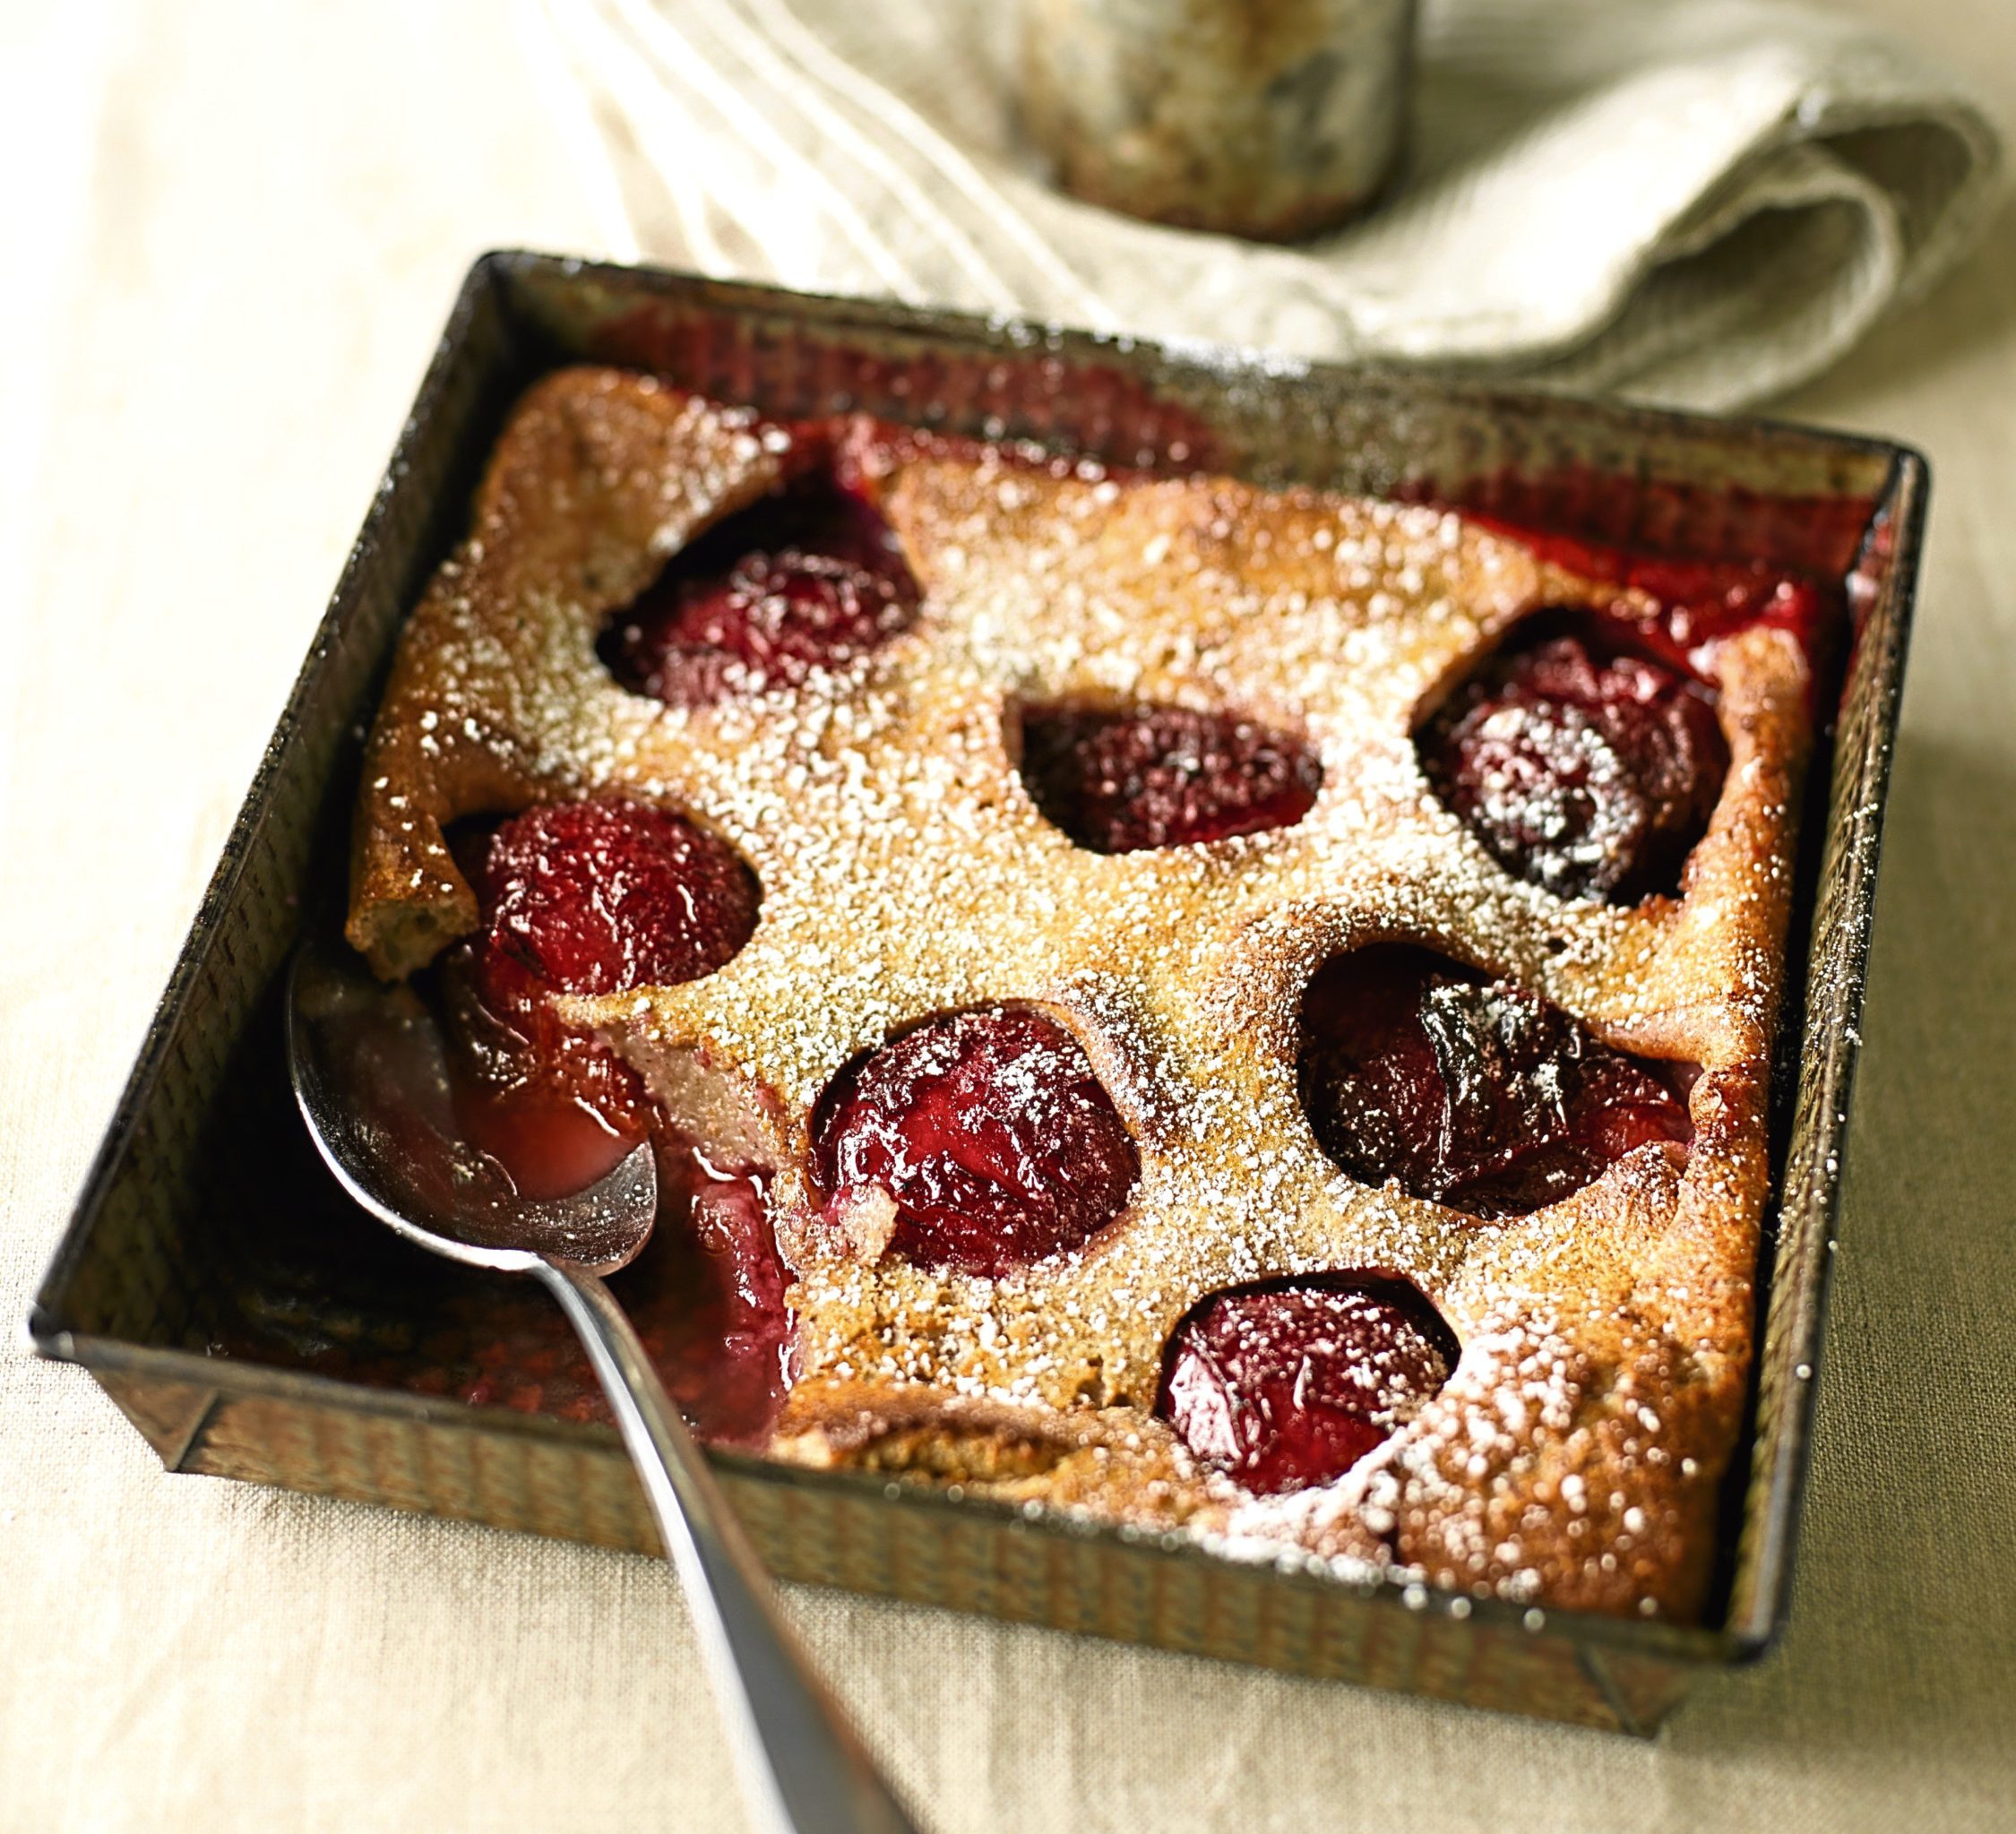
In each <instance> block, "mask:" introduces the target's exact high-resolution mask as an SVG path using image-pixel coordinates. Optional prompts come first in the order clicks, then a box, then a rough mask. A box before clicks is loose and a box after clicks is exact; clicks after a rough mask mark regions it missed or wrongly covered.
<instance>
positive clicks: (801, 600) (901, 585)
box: [599, 470, 922, 707]
mask: <svg viewBox="0 0 2016 1834" xmlns="http://www.w3.org/2000/svg"><path fill="white" fill-rule="evenodd" d="M921 596H922V595H921V593H920V590H919V589H918V582H917V580H916V577H915V576H914V575H913V574H912V573H911V572H910V569H909V564H908V563H907V562H906V561H905V560H904V558H903V555H902V551H901V549H900V547H898V545H897V542H896V538H895V537H894V535H893V534H892V533H891V531H890V530H889V527H888V525H887V524H886V523H885V522H883V520H882V518H881V516H880V515H878V514H877V513H876V512H875V511H874V508H873V507H872V506H871V505H870V504H867V503H866V501H864V500H863V499H862V498H861V497H860V496H859V495H857V494H855V493H854V492H852V491H850V490H848V489H846V488H844V487H843V486H841V485H840V484H839V483H838V482H837V481H835V479H834V478H833V477H832V475H831V474H830V473H829V472H826V471H823V470H813V471H809V472H806V473H805V474H804V475H802V476H801V477H799V478H797V479H795V480H794V481H793V482H791V483H790V484H788V485H787V486H785V487H784V488H782V489H781V490H780V491H778V492H776V493H775V494H773V495H771V496H768V497H765V498H764V499H763V500H762V502H760V503H757V504H754V505H752V506H751V507H750V508H748V509H745V510H744V511H742V512H739V513H738V514H736V515H732V516H729V517H728V518H727V519H726V520H725V521H721V522H720V523H719V524H717V525H716V526H715V527H714V528H712V529H711V530H708V531H707V532H706V533H705V534H704V535H702V537H701V538H699V539H698V540H696V541H694V543H692V544H691V545H690V546H689V547H686V548H685V549H684V550H682V551H681V552H680V553H678V554H676V555H674V556H673V557H672V559H671V561H670V563H669V564H668V565H667V566H666V568H665V571H664V572H663V573H661V574H659V577H658V579H657V580H656V581H653V582H652V584H651V585H650V586H649V587H647V588H646V589H645V590H644V591H643V592H642V594H641V595H639V597H638V598H636V600H635V601H634V602H633V604H631V605H630V606H629V607H627V608H626V609H625V610H624V611H622V612H620V613H618V614H617V616H616V618H615V619H614V621H613V622H612V623H611V624H610V625H609V626H608V628H607V630H606V631H605V632H604V633H603V635H602V639H601V641H600V643H599V652H600V654H601V657H602V659H603V661H604V662H605V663H606V664H607V666H608V667H609V669H610V670H611V672H612V673H613V674H614V675H615V676H616V679H617V680H618V681H619V682H621V683H622V684H623V685H625V687H627V688H629V689H631V690H632V691H633V692H634V693H640V694H648V695H650V697H651V698H653V699H654V700H659V701H663V702H666V703H667V705H668V706H674V707H702V706H707V705H711V703H713V702H717V701H719V700H721V699H723V698H725V697H726V696H728V695H729V694H732V693H736V692H737V691H738V690H747V691H751V692H754V691H759V690H762V689H769V688H788V687H796V686H797V685H799V684H800V683H801V682H803V681H804V680H805V679H806V676H808V675H810V674H811V673H812V671H813V670H814V669H815V668H821V667H838V666H840V665H841V664H843V663H846V662H848V661H849V660H851V659H854V658H856V657H857V656H861V655H864V654H866V652H867V651H869V650H873V649H874V648H875V647H876V646H877V645H878V644H881V643H883V642H885V641H888V639H889V638H891V637H892V636H894V635H895V634H896V633H898V632H900V631H902V630H905V629H907V628H908V627H909V625H910V624H911V623H912V622H914V620H915V619H916V616H917V612H918V602H919V600H920V598H921Z"/></svg>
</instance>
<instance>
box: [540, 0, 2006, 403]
mask: <svg viewBox="0 0 2016 1834" xmlns="http://www.w3.org/2000/svg"><path fill="white" fill-rule="evenodd" d="M526 4H528V6H529V8H530V11H531V12H532V13H533V14H534V19H533V22H532V26H531V30H533V31H534V32H535V33H536V34H538V36H539V38H540V39H542V40H543V47H544V50H545V53H546V56H547V59H548V60H549V61H550V65H551V67H552V70H553V72H554V87H555V91H556V93H555V96H554V100H555V103H556V108H558V109H559V110H560V113H561V117H562V120H563V123H564V127H565V129H566V131H568V132H570V133H572V135H573V138H574V139H575V141H576V143H577V147H578V149H579V151H580V152H581V154H582V158H583V159H584V160H585V162H586V165H587V169H588V174H589V182H590V185H591V186H592V187H593V189H594V190H595V192H596V193H597V194H598V195H599V197H600V198H601V199H602V200H603V202H604V204H605V207H606V210H607V213H608V216H609V219H610V222H611V230H610V233H611V235H612V236H614V237H628V238H629V239H630V240H631V242H632V243H633V245H634V247H635V248H636V249H637V250H638V251H639V252H641V253H642V254H647V255H650V256H652V257H654V258H660V259H665V260H668V261H670V262H672V263H674V264H676V265H678V266H685V267H694V268H698V269H700V270H701V271H705V272H719V273H739V274H744V275H749V276H752V277H757V278H762V279H771V280H781V281H783V282H785V283H786V284H787V285H790V286H802V287H808V288H814V289H816V290H831V291H837V292H857V293H874V294H888V295H892V296H894V297H899V298H904V299H915V300H921V301H927V302H930V303H932V304H935V305H949V306H966V307H969V308H971V309H974V310H978V311H983V312H1012V313H1022V314H1029V315H1031V316H1033V317H1036V318H1038V319H1050V320H1055V321H1057V322H1059V323H1068V324H1079V325H1093V326H1098V327H1105V328H1111V329H1115V330H1118V331H1129V332H1137V333H1146V334H1148V335H1150V336H1153V337H1157V338H1163V339H1172V338H1174V339H1202V340H1210V341H1214V342H1220V343H1231V344H1250V345H1257V346H1260V347H1262V348H1264V349H1274V350H1282V351H1287V352H1290V353H1292V354H1294V355H1297V356H1302V357H1324V358H1359V357H1363V358H1376V359H1381V360H1391V361H1400V362H1406V363H1421V364H1431V365H1434V366H1439V367H1443V368H1446V369H1456V370H1461V371H1464V372H1468V373H1476V374H1481V375H1491V376H1495V377H1500V378H1506V377H1516V378H1519V379H1521V380H1526V381H1531V382H1537V383H1545V384H1547V385H1549V386H1557V387H1564V388H1574V389H1584V390H1588V389H1614V390H1620V391H1623V392H1628V393H1631V394H1633V395H1637V396H1642V397H1644V398H1646V399H1648V400H1662V401H1667V402H1672V403H1676V404H1679V405H1685V406H1694V407H1708V408H1725V407H1731V406H1735V405H1737V404H1739V403H1743V402H1746V401H1753V400H1758V399H1760V398H1761V397H1762V396H1765V395H1768V394H1770V393H1771V392H1774V391H1776V390H1779V389H1782V388H1785V387H1788V386H1789V385H1790V384H1792V383H1796V382H1799V381H1802V380H1804V379H1805V377H1807V376H1810V375H1816V374H1818V373H1819V372H1820V371H1821V370H1822V369H1824V368H1825V367H1826V366H1828V365H1829V364H1830V363H1831V362H1833V361H1834V360H1835V359H1836V358H1837V357H1839V356H1840V355H1841V353H1842V352H1843V351H1845V350H1847V349H1849V348H1850V347H1851V346H1852V345H1853V344H1854V343H1855V341H1856V340H1857V339H1858V338H1860V337H1861V336H1862V335H1863V334H1864V333H1865V331H1867V330H1868V328H1869V327H1870V325H1871V324H1873V323H1875V321H1876V320H1877V319H1878V318H1879V317H1880V316H1881V315H1882V314H1883V313H1884V312H1885V311H1886V310H1887V309H1888V308H1889V307H1890V306H1892V305H1893V304H1894V303H1895V302H1896V301H1897V300H1899V299H1900V298H1908V297H1911V296H1912V295H1914V294H1916V293H1917V292H1920V291H1922V290H1923V289H1924V288H1926V286H1927V285H1929V284H1930V283H1931V281H1932V280H1934V279H1935V278H1936V277H1937V276H1938V275H1939V274H1940V273H1941V272H1943V271H1944V270H1945V269H1946V268H1947V267H1948V266H1949V265H1950V264H1951V262H1952V261H1953V260H1954V259H1955V258H1956V257H1957V256H1958V255H1959V254H1960V252H1961V251H1962V250H1963V249H1964V248H1965V247H1966V246H1967V245H1969V242H1970V241H1971V240H1972V239H1973V237H1974V236H1975V235H1976V234H1977V232H1978V230H1979V228H1980V225H1981V223H1982V221H1983V220H1985V218H1986V214H1987V213H1988V211H1989V210H1990V208H1991V206H1992V203H1993V201H1994V196H1995V194H1996V193H1997V191H1998V188H1999V177H2000V170H2001V154H2000V143H1999V141H1998V139H1997V136H1996V134H1995V133H1994V129H1993V128H1992V127H1991V126H1990V125H1989V123H1988V121H1987V119H1986V116H1984V114H1983V113H1982V111H1981V109H1980V108H1979V107H1978V105H1977V103H1975V102H1974V101H1973V100H1972V99H1970V98H1969V93H1968V91H1967V90H1966V88H1965V87H1964V86H1963V84H1961V83H1960V82H1959V81H1957V80H1956V79H1955V78H1953V77H1952V76H1951V75H1949V74H1948V73H1946V72H1945V71H1944V70H1943V69H1942V68H1941V67H1940V66H1939V65H1937V64H1936V63H1935V62H1934V61H1933V60H1930V59H1927V58H1926V57H1925V56H1922V55H1921V54H1919V53H1917V52H1916V51H1914V50H1912V49H1910V48H1909V47H1908V46H1907V45H1906V44H1905V43H1904V42H1902V41H1900V40H1899V39H1895V38H1892V37H1890V36H1888V35H1886V34H1884V33H1882V32H1880V31H1874V30H1870V29H1869V28H1868V27H1867V26H1865V25H1863V24H1860V23H1858V22H1854V21H1851V20H1849V19H1847V18H1844V17H1842V16H1840V15H1839V13H1820V12H1814V11H1811V10H1806V9H1801V8H1796V7H1790V6H1784V5H1779V4H1757V0H1628V4H1616V0H1524V4H1518V5H1507V4H1504V0H1426V4H1425V6H1424V7H1423V10H1422V14H1421V38H1420V56H1419V60H1418V82H1417V95H1416V111H1415V120H1414V126H1413V132H1412V136H1411V144H1410V149H1409V155H1408V158H1407V159H1406V162H1405V164H1404V166H1403V168H1402V169H1401V172H1400V178H1399V180H1398V182H1397V183H1396V184H1395V185H1394V186H1393V187H1392V189H1391V195H1390V197H1389V199H1388V201H1387V202H1386V203H1385V205H1384V207H1383V208H1382V209H1380V210H1379V211H1376V212H1374V214H1372V215H1371V216H1369V217H1367V218H1366V219H1365V220H1363V221H1361V222H1359V223H1357V224H1356V225H1353V226H1350V227H1348V228H1345V229H1343V230H1341V231H1340V232H1338V233H1335V234H1333V235H1331V236H1328V237H1322V238H1321V239H1319V240H1317V241H1315V242H1313V243H1310V244H1307V245H1302V246H1298V247H1295V248H1279V247H1267V246H1261V245H1252V244H1245V243H1241V242H1237V241H1235V240H1232V239H1230V238H1228V237H1219V236H1207V235H1198V234H1193V233H1189V232H1186V231H1183V230H1176V229H1170V228H1161V227H1159V226H1157V225H1153V224H1149V223H1143V222H1137V221H1134V220H1131V219H1129V218H1126V217H1122V216H1116V215H1115V214H1113V213H1112V212H1110V211H1103V210H1099V209H1096V208H1094V207H1092V206H1090V205H1089V204H1084V203H1081V202H1077V201H1075V200H1074V199H1072V198H1070V197H1067V196H1065V195H1064V194H1062V193H1060V192H1058V191H1056V190H1055V189H1054V188H1052V187H1051V186H1050V185H1047V183H1046V182H1045V164H1044V161H1043V159H1041V157H1040V156H1039V155H1038V153H1037V152H1036V151H1034V149H1033V148H1031V147H1030V145H1029V144H1028V143H1027V142H1026V141H1025V139H1024V137H1023V136H1022V135H1021V132H1020V129H1019V125H1018V116H1017V110H1016V107H1015V100H1014V98H1015V93H1016V88H1017V83H1016V71H1017V68H1018V65H1019V57H1020V52H1019V44H1018V39H1019V30H1018V13H1019V9H1018V8H1017V7H1016V6H1013V5H998V6H986V5H976V4H953V5H947V4H938V0H896V4H883V5H877V6H862V5H860V4H857V0H526ZM1140 10H1141V11H1142V14H1143V16H1147V15H1149V14H1150V13H1151V11H1152V9H1149V8H1142V9H1140ZM1170 11H1171V13H1174V12H1175V11H1176V9H1170Z"/></svg>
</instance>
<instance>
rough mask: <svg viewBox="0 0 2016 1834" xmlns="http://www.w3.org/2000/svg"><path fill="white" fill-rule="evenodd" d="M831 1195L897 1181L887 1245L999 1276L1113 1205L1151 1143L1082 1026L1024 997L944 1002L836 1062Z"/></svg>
mask: <svg viewBox="0 0 2016 1834" xmlns="http://www.w3.org/2000/svg"><path fill="white" fill-rule="evenodd" d="M813 1149H814V1161H815V1166H816V1169H817V1174H818V1177H819V1182H820V1185H821V1188H822V1189H823V1192H824V1193H825V1194H826V1196H827V1198H828V1199H829V1201H830V1204H843V1205H844V1204H849V1203H852V1202H855V1201H858V1200H859V1199H860V1198H862V1197H863V1196H864V1195H867V1194H871V1193H876V1192H880V1193H886V1196H887V1197H888V1198H889V1199H890V1200H892V1201H893V1202H894V1205H895V1211H896V1214H895V1225H894V1232H893V1234H892V1236H891V1237H890V1240H889V1244H888V1246H889V1250H890V1251H891V1252H892V1253H896V1254H899V1255H901V1256H902V1257H903V1258H904V1259H906V1260H909V1261H915V1262H918V1264H920V1265H923V1266H926V1267H931V1268H936V1269H943V1270H952V1271H956V1272H960V1273H969V1274H985V1275H990V1276H995V1277H998V1276H1000V1275H1003V1274H1005V1273H1010V1272H1012V1271H1013V1270H1016V1269H1018V1268H1023V1267H1028V1266H1030V1265H1031V1264H1032V1263H1034V1262H1036V1261H1042V1260H1044V1259H1046V1258H1047V1257H1048V1256H1050V1255H1053V1254H1057V1253H1063V1252H1064V1251H1066V1250H1069V1249H1073V1248H1077V1247H1079V1246H1081V1245H1082V1244H1084V1243H1085V1242H1086V1241H1088V1240H1089V1239H1090V1237H1091V1236H1094V1235H1096V1234H1097V1233H1098V1231H1099V1230H1100V1229H1102V1228H1104V1227H1106V1225H1107V1224H1108V1223H1109V1222H1111V1221H1112V1220H1113V1219H1114V1218H1115V1217H1116V1216H1117V1215H1118V1214H1119V1213H1120V1211H1121V1210H1122V1209H1123V1208H1124V1206H1125V1204H1126V1201H1127V1196H1128V1193H1130V1192H1131V1191H1132V1190H1133V1185H1134V1182H1135V1180H1136V1179H1137V1178H1139V1177H1140V1175H1141V1156H1140V1154H1139V1153H1138V1152H1137V1151H1136V1150H1135V1148H1134V1143H1133V1139H1132V1137H1131V1136H1130V1135H1129V1133H1128V1132H1127V1128H1126V1124H1125V1123H1124V1122H1123V1121H1122V1120H1121V1118H1120V1115H1119V1112H1118V1111H1117V1110H1116V1108H1115V1107H1114V1106H1113V1101H1112V1098H1111V1097H1109V1096H1108V1095H1107V1092H1106V1090H1105V1089H1103V1088H1102V1087H1101V1086H1100V1084H1099V1081H1098V1077H1097V1076H1095V1075H1094V1074H1093V1072H1092V1066H1091V1064H1090V1063H1089V1062H1087V1060H1086V1057H1085V1054H1084V1052H1083V1051H1082V1050H1081V1048H1080V1047H1079V1045H1078V1041H1077V1040H1076V1039H1075V1038H1073V1037H1072V1035H1071V1034H1070V1033H1069V1032H1068V1031H1066V1030H1065V1029H1064V1027H1063V1026H1061V1025H1059V1024H1058V1023H1057V1022H1056V1021H1055V1020H1053V1019H1049V1018H1047V1017H1045V1016H1044V1015H1043V1014H1042V1013H1040V1012H1033V1011H1030V1010H1029V1009H1027V1008H1023V1007H981V1008H977V1009H974V1010H972V1011H969V1012H952V1013H946V1014H943V1015H941V1016H940V1017H938V1018H936V1019H930V1020H926V1021H925V1022H924V1023H923V1024H922V1025H919V1026H915V1027H913V1028H912V1029H910V1030H909V1031H907V1032H904V1033H902V1034H900V1036H899V1037H897V1038H894V1039H893V1040H892V1041H891V1042H890V1043H889V1044H886V1045H884V1046H882V1047H881V1049H879V1050H877V1051H875V1052H873V1053H871V1054H870V1055H867V1056H866V1057H865V1058H858V1059H857V1060H856V1061H855V1062H854V1063H851V1064H849V1066H848V1067H847V1068H846V1069H845V1070H843V1071H842V1072H840V1075H839V1076H837V1077H836V1078H835V1079H834V1080H833V1081H832V1083H831V1085H830V1086H829V1087H828V1089H827V1090H826V1092H825V1094H824V1095H823V1096H822V1097H821V1098H820V1102H819V1106H818V1107H817V1109H816V1111H815V1112H814V1116H813Z"/></svg>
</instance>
